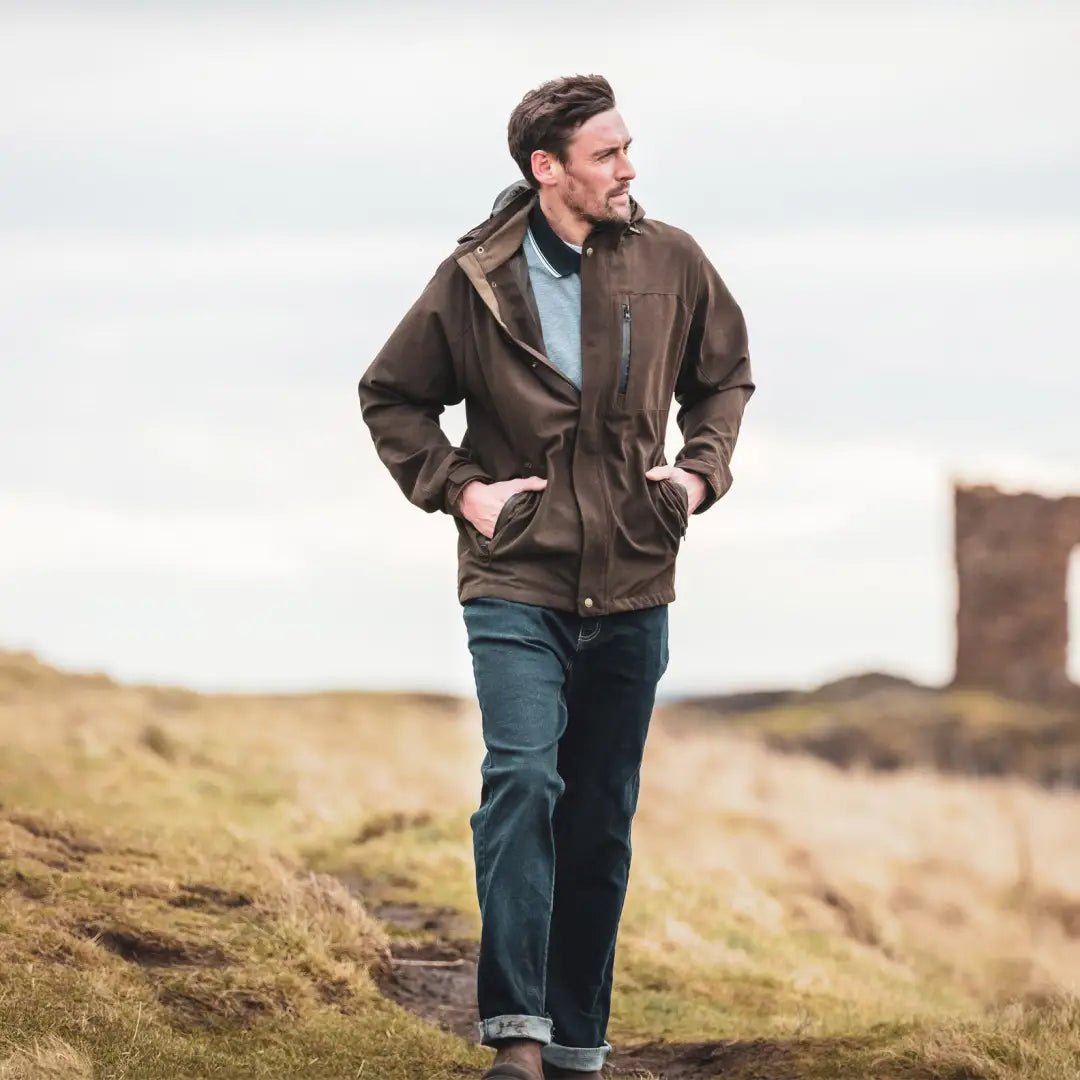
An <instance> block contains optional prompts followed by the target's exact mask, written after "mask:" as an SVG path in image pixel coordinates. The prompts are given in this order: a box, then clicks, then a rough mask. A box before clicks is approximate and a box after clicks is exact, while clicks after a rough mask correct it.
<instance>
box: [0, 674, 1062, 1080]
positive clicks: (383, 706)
mask: <svg viewBox="0 0 1080 1080" xmlns="http://www.w3.org/2000/svg"><path fill="white" fill-rule="evenodd" d="M0 739H2V740H3V745H4V748H5V750H4V754H3V757H2V758H0V787H2V790H3V792H4V794H3V803H4V807H3V815H2V818H0V852H2V858H0V874H2V876H3V883H4V886H5V887H4V890H3V893H2V899H0V1078H3V1080H9V1078H10V1080H15V1078H19V1080H22V1078H23V1077H31V1076H35V1077H36V1076H55V1077H63V1078H68V1077H71V1078H75V1077H78V1078H85V1077H97V1078H105V1077H109V1078H112V1077H124V1078H132V1080H134V1078H136V1077H138V1078H143V1077H146V1078H150V1080H153V1078H157V1077H165V1076H169V1077H170V1078H173V1077H184V1076H191V1077H196V1076H198V1077H201V1076H221V1077H227V1076H245V1077H246V1076H251V1077H272V1076H297V1077H327V1078H330V1077H334V1078H338V1077H342V1078H344V1077H355V1076H361V1077H364V1078H370V1077H378V1078H379V1080H405V1078H413V1077H433V1078H437V1077H444V1076H445V1077H450V1076H456V1077H459V1078H460V1077H461V1076H467V1075H468V1072H465V1073H462V1072H460V1071H456V1070H460V1069H462V1068H465V1069H468V1068H469V1067H475V1068H476V1074H477V1075H479V1072H480V1071H481V1070H480V1068H479V1067H480V1066H481V1065H482V1064H483V1063H485V1062H486V1061H488V1060H489V1058H490V1053H489V1052H486V1051H483V1050H481V1049H479V1048H477V1047H475V1046H471V1045H469V1044H467V1043H465V1042H462V1041H461V1040H458V1039H456V1038H454V1037H452V1036H450V1035H445V1034H443V1033H441V1032H439V1031H438V1030H437V1029H435V1028H433V1027H431V1026H430V1025H427V1024H424V1023H422V1022H420V1021H418V1020H417V1019H415V1018H413V1017H411V1016H409V1015H408V1014H406V1013H404V1012H402V1011H401V1010H399V1009H398V1008H397V1007H396V1006H394V1005H393V1004H391V1003H390V1002H388V1001H387V1000H386V999H385V998H383V997H382V996H381V995H380V994H379V992H378V990H377V989H376V987H375V985H374V983H373V981H372V977H371V973H372V971H377V970H378V969H379V965H380V963H383V962H385V955H386V940H387V939H386V935H385V932H384V930H383V928H382V927H380V926H379V925H378V923H377V922H376V921H374V920H372V919H371V918H370V917H369V916H368V915H367V914H366V913H365V911H364V910H363V908H362V906H361V905H360V904H358V903H357V901H356V900H355V899H354V898H353V897H352V896H350V895H349V893H348V892H347V891H346V890H345V889H344V888H343V887H342V886H341V885H340V884H338V883H337V882H336V880H335V879H334V877H333V876H331V875H340V876H342V877H343V878H345V879H348V880H361V879H362V880H363V881H364V882H366V883H367V884H368V885H369V886H371V887H374V888H377V891H378V893H379V895H380V896H381V897H385V898H395V897H396V898H398V899H409V900H418V901H421V902H424V903H430V904H446V905H450V906H454V907H458V908H461V909H462V910H463V911H464V912H465V916H464V918H465V924H466V925H471V926H472V928H473V931H474V932H475V931H476V930H477V929H478V925H477V919H476V913H475V907H476V902H475V895H474V893H473V884H472V861H471V846H470V837H469V832H468V815H469V813H470V812H471V810H472V809H473V807H474V805H475V800H476V798H477V797H478V795H479V764H480V759H481V757H482V754H483V748H482V743H481V740H480V735H479V725H478V721H477V718H476V716H475V713H474V709H473V707H472V706H471V705H470V704H468V703H460V704H456V703H453V702H446V701H439V700H433V701H427V700H425V699H420V698H406V697H399V696H394V695H366V694H322V695H305V696H294V697H284V696H279V697H272V696H255V695H244V696H204V695H198V694H194V693H191V692H188V691H183V690H175V689H166V688H154V687H130V686H118V685H116V684H114V683H112V682H110V681H109V680H107V679H104V678H101V677H75V676H70V675H65V674H62V673H58V672H55V671H53V670H51V669H49V668H47V667H45V666H43V665H39V664H37V663H36V661H34V660H33V658H31V657H27V656H20V655H15V656H12V655H7V656H5V655H3V654H0ZM1077 835H1080V796H1077V795H1076V794H1074V793H1065V792H1049V791H1045V790H1041V789H1038V788H1035V787H1033V786H1030V785H1027V784H1025V783H1023V782H1021V781H1017V780H993V781H972V780H964V779H960V778H945V777H941V776H938V775H935V774H931V773H928V772H920V771H907V772H899V773H893V774H888V775H884V774H847V773H841V772H839V771H837V770H835V769H833V768H832V767H831V766H828V765H827V764H824V763H822V762H819V761H816V760H812V759H809V758H800V757H789V756H781V755H777V754H774V753H771V752H769V751H768V750H766V749H765V748H763V747H762V746H761V745H759V744H758V743H756V742H755V741H753V740H751V739H747V738H740V737H739V736H737V735H734V734H721V733H717V732H716V730H715V729H714V727H713V726H711V725H708V724H699V723H697V722H695V721H694V720H693V719H688V718H686V717H680V716H678V715H673V714H670V713H665V712H664V711H663V710H661V711H660V712H659V713H658V715H657V718H656V720H655V722H654V728H653V731H652V733H651V735H650V740H649V745H648V749H647V755H646V763H645V767H644V770H643V777H642V791H641V803H640V807H639V811H638V817H637V820H636V822H635V830H634V868H633V873H632V875H631V885H630V893H629V895H628V898H627V906H626V913H625V916H624V922H623V931H622V936H621V938H620V951H619V957H618V964H617V971H616V994H615V1001H614V1010H613V1021H612V1028H611V1032H610V1035H611V1038H612V1040H613V1042H615V1043H616V1044H617V1045H629V1044H630V1043H640V1042H643V1041H645V1040H649V1039H659V1038H663V1039H666V1040H669V1041H671V1042H678V1043H687V1044H692V1043H696V1042H702V1041H705V1040H717V1039H732V1040H740V1041H745V1042H746V1043H747V1044H749V1045H743V1044H742V1043H740V1045H739V1046H737V1047H734V1048H731V1049H730V1052H727V1051H726V1052H727V1053H728V1056H727V1057H726V1058H725V1062H726V1065H725V1070H726V1071H725V1072H724V1073H723V1075H725V1076H731V1077H747V1078H749V1077H755V1076H769V1077H770V1078H772V1080H779V1078H781V1077H791V1078H796V1077H806V1078H812V1077H853V1078H860V1077H867V1078H870V1077H877V1078H881V1080H886V1078H895V1080H900V1078H908V1080H917V1078H918V1080H929V1078H932V1077H939V1078H942V1080H961V1078H968V1080H976V1078H985V1080H1069V1078H1070V1077H1080V1065H1078V1064H1077V1063H1078V1062H1080V1009H1078V1005H1077V996H1076V995H1077V992H1078V989H1080V987H1078V982H1080V844H1078V843H1077V842H1076V837H1077ZM313 872H314V873H313ZM751 1040H759V1042H757V1043H752V1042H751ZM4 1055H7V1057H6V1060H3V1059H4ZM717 1060H719V1059H717ZM50 1070H51V1071H50ZM672 1075H675V1074H674V1073H673V1074H672ZM680 1075H684V1076H687V1077H689V1076H691V1075H698V1076H706V1075H710V1073H709V1072H708V1071H699V1072H697V1073H692V1072H690V1071H685V1072H683V1073H682V1074H680Z"/></svg>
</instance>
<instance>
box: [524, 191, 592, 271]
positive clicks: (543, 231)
mask: <svg viewBox="0 0 1080 1080" xmlns="http://www.w3.org/2000/svg"><path fill="white" fill-rule="evenodd" d="M529 236H531V237H532V241H533V243H534V244H535V245H536V250H537V251H538V252H539V253H540V257H541V258H542V259H543V261H544V262H545V263H546V264H547V267H548V268H549V269H550V270H551V275H552V277H560V278H562V277H569V276H570V275H571V274H577V273H579V272H580V270H581V252H580V251H576V250H575V249H574V248H572V247H571V246H570V245H569V244H568V243H566V241H565V240H563V239H562V237H560V236H559V234H558V233H557V232H556V231H555V230H554V229H553V228H552V227H551V222H549V221H548V219H547V217H546V215H545V214H544V212H543V210H541V209H540V200H539V199H537V200H536V202H534V203H533V205H532V209H531V210H530V211H529Z"/></svg>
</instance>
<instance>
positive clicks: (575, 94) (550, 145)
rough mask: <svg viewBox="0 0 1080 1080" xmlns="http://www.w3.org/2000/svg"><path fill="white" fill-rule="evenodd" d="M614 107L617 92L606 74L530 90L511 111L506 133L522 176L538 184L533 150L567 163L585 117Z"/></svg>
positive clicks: (576, 77) (570, 77)
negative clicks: (573, 140)
mask: <svg viewBox="0 0 1080 1080" xmlns="http://www.w3.org/2000/svg"><path fill="white" fill-rule="evenodd" d="M614 108H615V92H614V91H613V90H612V89H611V84H610V83H609V82H608V81H607V79H605V78H604V76H603V75H568V76H566V77H564V78H561V79H551V80H549V81H548V82H546V83H543V84H542V85H540V86H538V87H537V88H536V89H535V90H530V91H529V92H528V93H527V94H526V95H525V96H524V97H523V98H522V99H521V101H520V103H519V104H518V106H517V107H516V108H515V109H514V111H513V112H512V113H511V114H510V123H509V124H508V125H507V129H506V136H507V142H508V143H509V144H510V156H511V157H512V158H513V159H514V161H516V162H517V166H518V168H519V169H520V170H521V174H522V176H524V177H525V179H526V180H528V181H529V183H530V184H531V185H532V186H533V187H537V186H538V185H537V183H536V177H534V176H533V171H532V155H533V151H534V150H545V151H547V152H548V153H549V154H554V155H555V156H556V157H557V158H558V159H559V161H561V162H563V163H564V164H565V162H566V146H567V144H568V143H569V142H570V140H571V139H572V138H573V135H574V132H575V131H577V129H578V128H579V127H581V125H582V124H584V123H585V121H586V120H588V119H590V118H591V117H593V116H596V114H597V113H602V112H607V111H608V109H614Z"/></svg>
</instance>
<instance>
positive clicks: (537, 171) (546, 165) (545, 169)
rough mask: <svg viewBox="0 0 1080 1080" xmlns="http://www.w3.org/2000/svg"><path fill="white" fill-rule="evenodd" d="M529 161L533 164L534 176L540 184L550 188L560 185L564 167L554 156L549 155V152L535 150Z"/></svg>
mask: <svg viewBox="0 0 1080 1080" xmlns="http://www.w3.org/2000/svg"><path fill="white" fill-rule="evenodd" d="M529 160H530V163H531V164H532V171H533V176H535V177H536V182H537V183H538V184H540V185H541V186H550V185H551V184H556V183H558V181H559V176H560V175H561V172H562V165H560V164H559V159H558V158H557V157H556V156H555V155H554V154H551V153H548V151H547V150H534V151H533V152H532V157H531V158H530V159H529Z"/></svg>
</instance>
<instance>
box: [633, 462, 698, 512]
mask: <svg viewBox="0 0 1080 1080" xmlns="http://www.w3.org/2000/svg"><path fill="white" fill-rule="evenodd" d="M645 476H646V477H647V478H648V479H649V480H674V481H675V483H676V484H681V485H682V486H683V487H684V488H686V501H687V503H688V505H689V512H690V513H691V514H692V513H693V512H694V511H695V510H696V509H697V508H698V507H699V506H700V505H701V502H702V500H703V499H704V498H705V495H706V492H707V491H708V487H707V485H706V483H705V479H704V477H701V476H698V474H697V473H693V472H687V471H686V469H680V468H679V466H678V465H656V466H654V467H653V468H651V469H650V470H649V471H648V472H647V473H646V474H645Z"/></svg>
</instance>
